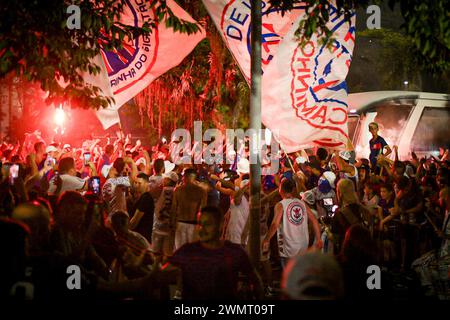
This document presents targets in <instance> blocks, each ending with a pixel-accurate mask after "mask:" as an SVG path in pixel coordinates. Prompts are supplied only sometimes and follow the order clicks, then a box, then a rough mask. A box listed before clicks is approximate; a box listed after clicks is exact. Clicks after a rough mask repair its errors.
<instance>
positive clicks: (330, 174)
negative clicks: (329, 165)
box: [322, 171, 336, 188]
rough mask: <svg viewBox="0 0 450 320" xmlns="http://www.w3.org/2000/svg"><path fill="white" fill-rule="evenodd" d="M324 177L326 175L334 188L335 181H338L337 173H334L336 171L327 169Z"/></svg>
mask: <svg viewBox="0 0 450 320" xmlns="http://www.w3.org/2000/svg"><path fill="white" fill-rule="evenodd" d="M322 177H324V178H325V179H326V180H327V181H328V183H329V184H330V186H331V187H332V188H334V182H335V181H336V175H335V174H334V172H332V171H325V172H324V173H323V174H322Z"/></svg>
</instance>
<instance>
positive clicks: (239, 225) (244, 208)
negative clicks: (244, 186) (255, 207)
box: [225, 188, 250, 244]
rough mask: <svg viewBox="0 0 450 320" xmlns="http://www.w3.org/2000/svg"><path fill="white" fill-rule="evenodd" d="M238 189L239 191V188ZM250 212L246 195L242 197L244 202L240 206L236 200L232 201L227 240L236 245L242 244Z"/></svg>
mask: <svg viewBox="0 0 450 320" xmlns="http://www.w3.org/2000/svg"><path fill="white" fill-rule="evenodd" d="M236 189H237V190H239V189H238V188H236ZM237 190H236V191H237ZM249 212H250V206H249V203H248V200H247V198H246V197H245V195H243V196H242V200H241V203H240V204H239V205H236V204H235V203H234V200H231V204H230V220H229V221H228V226H227V232H226V235H225V240H229V241H231V242H233V243H236V244H241V243H242V240H241V236H242V231H244V227H245V224H246V223H247V219H248V214H249ZM244 244H245V243H244Z"/></svg>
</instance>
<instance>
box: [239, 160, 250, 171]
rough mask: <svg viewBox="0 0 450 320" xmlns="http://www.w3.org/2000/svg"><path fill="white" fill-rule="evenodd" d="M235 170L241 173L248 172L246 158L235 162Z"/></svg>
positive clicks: (248, 167)
mask: <svg viewBox="0 0 450 320" xmlns="http://www.w3.org/2000/svg"><path fill="white" fill-rule="evenodd" d="M237 172H239V173H243V174H245V173H249V172H250V162H249V161H248V160H247V159H246V158H242V159H241V160H239V162H238V164H237Z"/></svg>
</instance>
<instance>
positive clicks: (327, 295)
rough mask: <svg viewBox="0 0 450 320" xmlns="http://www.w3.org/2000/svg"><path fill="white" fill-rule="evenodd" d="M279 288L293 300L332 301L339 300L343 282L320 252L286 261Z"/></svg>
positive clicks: (330, 259) (333, 262) (331, 261)
mask: <svg viewBox="0 0 450 320" xmlns="http://www.w3.org/2000/svg"><path fill="white" fill-rule="evenodd" d="M282 288H283V290H284V292H285V293H286V294H287V295H288V296H289V297H290V298H291V299H295V300H335V299H339V298H341V297H342V296H343V293H344V281H343V276H342V271H341V268H340V267H339V265H338V263H337V262H336V260H335V259H334V258H333V257H332V256H330V255H327V254H324V253H321V252H317V251H315V252H307V253H304V254H302V255H299V256H297V257H296V258H294V259H292V260H291V261H289V263H288V265H287V267H286V269H285V270H284V273H283V280H282Z"/></svg>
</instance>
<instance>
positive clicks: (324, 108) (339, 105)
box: [290, 6, 355, 147]
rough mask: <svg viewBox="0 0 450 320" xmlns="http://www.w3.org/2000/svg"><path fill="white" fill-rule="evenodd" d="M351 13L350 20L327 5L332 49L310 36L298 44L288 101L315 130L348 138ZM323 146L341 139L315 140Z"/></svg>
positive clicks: (297, 113) (351, 47) (352, 30)
mask: <svg viewBox="0 0 450 320" xmlns="http://www.w3.org/2000/svg"><path fill="white" fill-rule="evenodd" d="M354 25H355V20H354V14H353V16H352V18H351V23H350V24H349V23H348V21H346V20H345V18H344V15H338V13H337V10H336V8H335V7H333V6H330V20H329V22H328V24H327V26H328V28H329V29H330V30H332V31H333V37H334V39H335V41H334V43H333V45H332V48H331V49H329V48H327V47H326V46H325V45H319V43H318V39H317V36H313V38H311V40H310V41H308V42H307V43H306V44H305V45H304V46H303V47H301V46H298V47H297V48H296V49H295V50H294V53H293V55H292V58H291V63H290V67H291V70H290V71H291V102H292V107H293V108H294V109H295V111H296V116H297V117H298V118H300V119H302V120H303V121H305V123H307V124H308V125H310V126H311V127H313V128H315V129H328V130H333V131H336V132H338V133H339V134H342V135H343V136H344V137H347V132H346V131H345V126H346V123H347V117H348V115H347V85H346V82H345V77H346V76H347V73H348V69H349V67H350V62H351V59H352V51H353V47H354V34H355V27H354ZM315 143H317V144H319V145H323V146H326V147H337V146H340V145H342V144H343V143H342V142H337V141H336V140H334V141H333V140H332V139H326V138H325V139H321V140H319V141H315Z"/></svg>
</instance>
